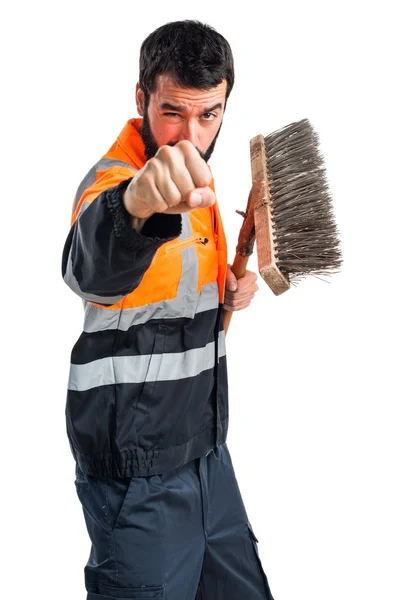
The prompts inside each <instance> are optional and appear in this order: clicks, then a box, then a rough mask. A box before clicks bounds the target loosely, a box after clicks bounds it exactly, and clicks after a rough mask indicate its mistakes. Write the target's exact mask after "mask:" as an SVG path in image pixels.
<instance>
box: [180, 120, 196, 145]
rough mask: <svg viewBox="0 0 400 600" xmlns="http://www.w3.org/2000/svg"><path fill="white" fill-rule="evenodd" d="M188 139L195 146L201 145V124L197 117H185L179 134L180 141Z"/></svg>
mask: <svg viewBox="0 0 400 600" xmlns="http://www.w3.org/2000/svg"><path fill="white" fill-rule="evenodd" d="M183 140H188V141H189V142H191V143H192V144H193V145H194V146H196V147H198V146H199V124H198V123H197V119H187V120H186V119H185V120H184V122H183V124H182V129H181V131H180V134H179V141H180V142H181V141H183Z"/></svg>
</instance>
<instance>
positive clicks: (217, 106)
mask: <svg viewBox="0 0 400 600" xmlns="http://www.w3.org/2000/svg"><path fill="white" fill-rule="evenodd" d="M160 108H161V110H173V111H175V112H183V113H185V112H187V108H186V106H181V105H179V106H174V105H173V104H169V102H163V103H162V104H161V106H160ZM217 109H222V104H221V102H218V104H214V106H210V108H205V109H203V111H202V112H203V113H208V112H212V111H213V110H217Z"/></svg>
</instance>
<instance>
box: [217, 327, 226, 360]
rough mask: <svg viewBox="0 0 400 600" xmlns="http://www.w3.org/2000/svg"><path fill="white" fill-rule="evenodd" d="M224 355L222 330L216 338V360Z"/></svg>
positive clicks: (223, 332)
mask: <svg viewBox="0 0 400 600" xmlns="http://www.w3.org/2000/svg"><path fill="white" fill-rule="evenodd" d="M225 355H226V346H225V331H224V330H222V331H220V332H219V337H218V358H221V356H225Z"/></svg>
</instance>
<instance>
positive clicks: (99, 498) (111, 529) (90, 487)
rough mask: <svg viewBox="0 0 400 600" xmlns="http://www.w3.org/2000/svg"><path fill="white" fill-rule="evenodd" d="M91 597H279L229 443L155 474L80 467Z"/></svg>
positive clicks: (231, 599)
mask: <svg viewBox="0 0 400 600" xmlns="http://www.w3.org/2000/svg"><path fill="white" fill-rule="evenodd" d="M75 485H76V488H77V493H78V496H79V499H80V501H81V503H82V507H83V512H84V516H85V521H86V526H87V530H88V533H89V536H90V540H91V550H90V556H89V559H88V562H87V564H86V566H85V569H84V573H85V585H86V590H87V600H115V599H122V598H124V599H127V598H129V599H132V600H139V599H140V600H162V599H163V600H165V599H166V600H273V597H272V594H271V592H270V588H269V585H268V581H267V577H266V575H265V573H264V571H263V567H262V565H261V561H260V558H259V554H258V547H257V542H258V540H257V539H256V537H255V535H254V533H253V530H252V527H251V525H250V522H249V520H248V517H247V514H246V510H245V507H244V505H243V501H242V498H241V494H240V491H239V487H238V484H237V480H236V477H235V473H234V470H233V467H232V462H231V457H230V454H229V451H228V447H227V445H226V444H223V445H222V446H218V447H216V448H214V449H213V450H212V451H211V452H209V454H208V455H207V456H204V457H202V458H198V459H196V460H193V461H191V462H189V463H187V464H185V465H184V466H183V467H180V468H178V469H175V470H173V471H169V472H167V473H165V474H163V475H152V476H151V477H132V478H108V477H94V476H86V475H84V474H83V472H82V471H81V470H80V469H79V467H78V466H77V467H76V480H75Z"/></svg>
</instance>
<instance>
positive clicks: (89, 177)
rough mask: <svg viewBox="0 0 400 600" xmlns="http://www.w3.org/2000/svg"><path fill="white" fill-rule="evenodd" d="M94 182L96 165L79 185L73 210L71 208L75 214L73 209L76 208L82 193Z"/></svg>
mask: <svg viewBox="0 0 400 600" xmlns="http://www.w3.org/2000/svg"><path fill="white" fill-rule="evenodd" d="M95 181H96V165H95V166H94V167H92V168H91V169H90V171H89V173H88V174H87V175H86V177H84V178H83V179H82V181H81V183H80V184H79V187H78V190H77V192H76V195H75V202H74V208H73V211H72V212H75V209H76V207H77V206H78V202H79V200H80V199H81V197H82V194H83V192H84V191H85V190H86V188H88V187H89V186H91V185H93V183H94V182H95Z"/></svg>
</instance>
